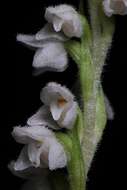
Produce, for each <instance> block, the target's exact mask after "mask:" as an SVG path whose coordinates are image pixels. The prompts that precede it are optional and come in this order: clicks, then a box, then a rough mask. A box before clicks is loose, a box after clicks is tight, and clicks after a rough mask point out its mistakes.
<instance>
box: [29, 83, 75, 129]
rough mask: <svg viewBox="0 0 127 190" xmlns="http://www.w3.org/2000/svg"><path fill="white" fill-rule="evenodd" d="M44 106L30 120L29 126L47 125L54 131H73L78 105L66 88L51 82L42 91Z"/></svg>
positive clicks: (41, 96)
mask: <svg viewBox="0 0 127 190" xmlns="http://www.w3.org/2000/svg"><path fill="white" fill-rule="evenodd" d="M40 98H41V101H42V102H43V103H44V105H43V106H42V107H41V108H40V109H39V110H38V111H37V113H36V114H34V115H33V116H32V117H30V118H29V119H28V122H27V123H28V125H47V126H49V127H51V128H53V129H59V128H60V127H63V128H68V129H71V128H72V127H73V125H74V122H75V120H76V116H77V103H76V101H74V96H73V95H72V93H71V92H70V91H69V90H68V89H67V88H66V87H63V86H61V85H60V84H57V83H55V82H50V83H48V85H47V86H46V87H44V88H43V89H42V91H41V95H40Z"/></svg>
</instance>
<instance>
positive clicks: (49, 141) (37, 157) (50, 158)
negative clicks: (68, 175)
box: [12, 126, 67, 171]
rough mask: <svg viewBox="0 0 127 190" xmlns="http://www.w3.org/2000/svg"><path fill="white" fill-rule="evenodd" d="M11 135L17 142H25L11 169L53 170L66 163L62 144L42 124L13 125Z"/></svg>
mask: <svg viewBox="0 0 127 190" xmlns="http://www.w3.org/2000/svg"><path fill="white" fill-rule="evenodd" d="M12 136H13V137H14V138H15V140H16V141H17V142H18V143H22V144H25V146H24V148H23V149H22V151H21V153H20V155H19V157H18V159H17V161H16V162H13V170H15V171H22V170H25V169H27V168H30V167H35V168H38V167H40V168H47V167H49V169H50V170H54V169H57V168H63V167H65V166H66V164H67V157H66V154H65V151H64V149H63V147H62V145H61V144H60V143H59V142H58V141H57V139H56V137H55V135H54V133H53V132H52V131H51V130H49V129H48V128H46V127H44V126H25V127H15V128H14V130H13V132H12Z"/></svg>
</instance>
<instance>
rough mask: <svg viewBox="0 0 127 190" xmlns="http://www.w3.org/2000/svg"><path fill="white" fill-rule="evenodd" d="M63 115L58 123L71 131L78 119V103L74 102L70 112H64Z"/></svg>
mask: <svg viewBox="0 0 127 190" xmlns="http://www.w3.org/2000/svg"><path fill="white" fill-rule="evenodd" d="M63 115H64V116H62V115H61V118H60V119H59V120H58V121H57V122H58V124H59V125H60V126H62V127H64V128H67V129H71V128H72V127H73V126H74V123H75V120H76V117H77V103H76V102H73V103H72V106H71V107H70V108H69V109H68V110H66V109H65V110H64V112H63Z"/></svg>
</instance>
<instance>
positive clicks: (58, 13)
mask: <svg viewBox="0 0 127 190" xmlns="http://www.w3.org/2000/svg"><path fill="white" fill-rule="evenodd" d="M45 19H46V20H47V21H48V22H49V23H52V25H53V28H54V30H55V31H56V32H59V31H61V30H62V31H63V32H64V34H65V35H66V36H68V37H81V35H82V25H81V21H80V17H79V14H78V12H76V10H75V9H74V8H73V7H72V6H69V5H66V4H63V5H58V6H55V7H48V8H47V9H46V12H45Z"/></svg>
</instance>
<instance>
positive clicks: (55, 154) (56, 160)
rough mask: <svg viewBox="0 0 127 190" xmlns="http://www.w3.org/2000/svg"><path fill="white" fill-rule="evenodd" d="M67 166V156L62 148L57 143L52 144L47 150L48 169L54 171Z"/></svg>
mask: <svg viewBox="0 0 127 190" xmlns="http://www.w3.org/2000/svg"><path fill="white" fill-rule="evenodd" d="M66 165H67V156H66V153H65V151H64V149H63V146H62V145H61V144H60V143H58V142H54V143H52V145H51V147H50V150H49V169H50V170H55V169H57V168H63V167H65V166H66Z"/></svg>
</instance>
